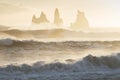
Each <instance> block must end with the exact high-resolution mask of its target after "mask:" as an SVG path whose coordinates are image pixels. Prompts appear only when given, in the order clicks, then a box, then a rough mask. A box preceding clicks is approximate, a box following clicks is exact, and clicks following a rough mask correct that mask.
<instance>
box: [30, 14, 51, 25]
mask: <svg viewBox="0 0 120 80" xmlns="http://www.w3.org/2000/svg"><path fill="white" fill-rule="evenodd" d="M48 22H49V21H48V19H47V17H46V15H45V14H44V12H41V14H40V17H38V18H36V16H35V15H33V18H32V23H35V24H41V23H48Z"/></svg>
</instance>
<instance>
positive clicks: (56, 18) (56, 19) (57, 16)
mask: <svg viewBox="0 0 120 80" xmlns="http://www.w3.org/2000/svg"><path fill="white" fill-rule="evenodd" d="M62 23H63V20H62V19H61V18H60V14H59V10H58V8H56V9H55V13H54V24H56V25H61V24H62Z"/></svg>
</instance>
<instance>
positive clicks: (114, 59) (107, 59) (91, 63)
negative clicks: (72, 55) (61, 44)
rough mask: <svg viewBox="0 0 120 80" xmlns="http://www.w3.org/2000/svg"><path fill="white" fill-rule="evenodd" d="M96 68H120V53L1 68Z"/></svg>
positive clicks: (63, 69)
mask: <svg viewBox="0 0 120 80" xmlns="http://www.w3.org/2000/svg"><path fill="white" fill-rule="evenodd" d="M96 69H98V70H99V69H100V70H101V69H120V54H117V55H112V56H101V57H95V56H92V55H88V56H86V57H84V58H83V59H82V60H80V61H78V62H76V63H73V64H65V63H60V62H55V63H50V64H45V63H44V62H42V61H40V62H36V63H34V64H33V65H27V64H23V65H21V66H14V65H8V66H7V67H5V68H2V67H1V68H0V70H1V71H2V70H4V71H7V72H16V71H21V72H25V73H29V72H33V71H35V72H41V71H48V70H54V71H88V70H96Z"/></svg>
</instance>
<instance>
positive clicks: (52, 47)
mask: <svg viewBox="0 0 120 80" xmlns="http://www.w3.org/2000/svg"><path fill="white" fill-rule="evenodd" d="M119 52H120V41H64V42H36V41H16V40H11V39H3V40H0V80H120V53H119Z"/></svg>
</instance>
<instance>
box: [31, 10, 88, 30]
mask: <svg viewBox="0 0 120 80" xmlns="http://www.w3.org/2000/svg"><path fill="white" fill-rule="evenodd" d="M32 23H34V24H41V23H50V21H49V20H48V19H47V17H46V14H45V13H44V12H43V11H42V12H41V14H40V17H36V16H35V15H33V17H32ZM53 23H54V24H55V25H56V26H61V25H63V19H62V18H61V16H60V13H59V9H58V8H56V9H55V12H54V21H53ZM70 27H71V28H73V29H77V28H88V27H89V23H88V20H87V18H86V17H85V15H84V12H80V11H79V10H78V11H77V16H76V20H75V22H74V23H71V25H70Z"/></svg>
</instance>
